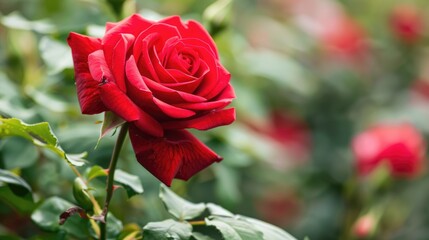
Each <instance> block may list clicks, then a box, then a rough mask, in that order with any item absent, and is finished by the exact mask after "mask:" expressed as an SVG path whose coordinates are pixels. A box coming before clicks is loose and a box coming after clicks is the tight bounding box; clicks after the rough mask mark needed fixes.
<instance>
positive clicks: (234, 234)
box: [206, 216, 264, 240]
mask: <svg viewBox="0 0 429 240" xmlns="http://www.w3.org/2000/svg"><path fill="white" fill-rule="evenodd" d="M206 223H207V225H209V226H215V227H216V228H217V229H218V230H219V231H220V232H221V233H222V235H223V237H224V239H228V240H229V239H233V240H235V239H237V240H238V239H240V240H264V238H263V234H262V232H261V231H259V230H258V229H255V228H254V227H253V225H252V224H251V223H249V222H247V221H245V220H243V219H241V218H239V217H219V216H211V217H208V218H206Z"/></svg>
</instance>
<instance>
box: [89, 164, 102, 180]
mask: <svg viewBox="0 0 429 240" xmlns="http://www.w3.org/2000/svg"><path fill="white" fill-rule="evenodd" d="M85 176H86V179H87V180H88V182H89V181H91V180H92V179H94V178H96V177H102V176H107V173H106V171H105V170H104V168H102V167H100V166H98V165H95V166H93V167H91V168H90V169H88V171H87V173H86V175H85Z"/></svg>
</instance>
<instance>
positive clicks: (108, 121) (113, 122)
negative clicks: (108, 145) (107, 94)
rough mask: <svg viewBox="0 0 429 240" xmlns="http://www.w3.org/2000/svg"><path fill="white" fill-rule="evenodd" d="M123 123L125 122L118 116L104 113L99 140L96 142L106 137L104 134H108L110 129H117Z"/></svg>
mask: <svg viewBox="0 0 429 240" xmlns="http://www.w3.org/2000/svg"><path fill="white" fill-rule="evenodd" d="M124 122H125V121H124V120H123V119H122V118H121V117H119V116H118V115H116V114H114V113H112V112H105V113H104V120H103V126H102V127H101V132H100V138H99V140H98V141H100V139H101V138H103V137H104V136H106V134H107V133H109V132H110V131H111V130H112V129H114V128H117V127H118V126H120V125H121V124H123V123H124Z"/></svg>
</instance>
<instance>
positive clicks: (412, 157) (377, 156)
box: [353, 124, 426, 177]
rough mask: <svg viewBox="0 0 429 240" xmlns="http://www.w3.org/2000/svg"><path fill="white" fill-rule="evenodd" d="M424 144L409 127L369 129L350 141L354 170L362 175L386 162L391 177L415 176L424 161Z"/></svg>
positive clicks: (404, 125) (401, 125)
mask: <svg viewBox="0 0 429 240" xmlns="http://www.w3.org/2000/svg"><path fill="white" fill-rule="evenodd" d="M425 145H426V144H425V141H424V139H423V137H422V136H421V134H420V133H419V132H418V131H417V129H415V128H414V127H413V126H412V125H410V124H399V125H380V126H376V127H373V128H370V129H368V130H366V131H364V132H363V133H360V134H359V135H357V136H356V137H355V138H354V139H353V152H354V155H355V158H356V161H357V168H358V169H357V170H358V172H359V174H361V175H365V174H368V173H370V172H371V171H373V170H374V169H375V168H376V167H377V166H379V165H380V164H381V163H387V166H388V167H389V169H390V172H391V174H392V175H394V176H399V177H412V176H415V175H416V174H418V173H419V170H420V169H421V166H422V162H423V160H424V154H425Z"/></svg>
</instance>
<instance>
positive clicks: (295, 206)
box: [256, 189, 301, 226]
mask: <svg viewBox="0 0 429 240" xmlns="http://www.w3.org/2000/svg"><path fill="white" fill-rule="evenodd" d="M299 200H300V199H299V198H298V197H297V196H296V194H295V193H293V192H285V191H284V190H283V191H282V190H280V189H270V190H268V191H267V192H266V193H265V194H263V195H262V196H261V197H260V198H258V200H257V201H256V211H257V212H258V213H259V214H260V215H261V217H262V218H263V219H264V220H265V221H267V222H270V223H273V224H275V225H278V226H287V225H289V224H290V223H292V222H293V221H294V220H296V218H297V217H298V216H299V215H300V212H301V206H300V202H299Z"/></svg>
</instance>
